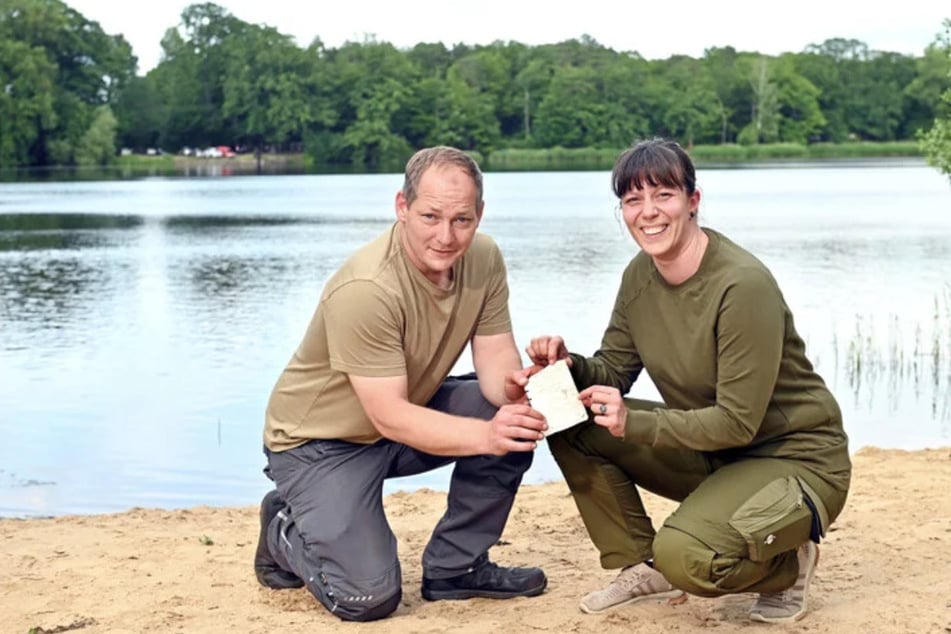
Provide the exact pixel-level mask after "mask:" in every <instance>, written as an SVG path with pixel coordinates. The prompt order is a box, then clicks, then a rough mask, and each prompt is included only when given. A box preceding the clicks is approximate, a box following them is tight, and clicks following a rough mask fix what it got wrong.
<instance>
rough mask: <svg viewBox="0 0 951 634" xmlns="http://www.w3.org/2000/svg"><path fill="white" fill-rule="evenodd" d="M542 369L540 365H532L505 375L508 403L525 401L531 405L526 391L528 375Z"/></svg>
mask: <svg viewBox="0 0 951 634" xmlns="http://www.w3.org/2000/svg"><path fill="white" fill-rule="evenodd" d="M541 369H542V366H540V365H530V366H527V367H524V368H522V369H521V370H513V371H512V372H509V373H508V374H506V375H505V400H506V402H507V403H524V404H525V405H529V404H530V403H529V401H528V395H527V394H526V393H525V386H526V385H528V377H530V376H532V375H533V374H535V373H536V372H538V371H539V370H541Z"/></svg>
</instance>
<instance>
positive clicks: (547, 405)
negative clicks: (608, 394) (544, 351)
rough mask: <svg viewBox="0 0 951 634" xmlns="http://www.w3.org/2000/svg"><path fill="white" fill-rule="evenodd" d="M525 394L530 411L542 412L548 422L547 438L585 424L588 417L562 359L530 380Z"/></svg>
mask: <svg viewBox="0 0 951 634" xmlns="http://www.w3.org/2000/svg"><path fill="white" fill-rule="evenodd" d="M525 393H526V394H528V400H529V401H530V402H531V404H532V409H535V410H537V411H539V412H541V413H542V415H544V417H545V419H546V420H547V421H548V431H547V432H545V435H546V436H550V435H551V434H557V433H558V432H560V431H564V430H565V429H568V428H569V427H572V426H574V425H577V424H578V423H580V422H583V421H586V420H588V413H587V411H586V410H585V408H584V405H583V404H582V403H581V401H580V400H578V389H577V388H576V387H575V382H574V381H573V380H572V378H571V371H570V370H569V369H568V363H567V362H566V361H565V360H564V359H562V360H560V361H556V362H555V363H554V364H552V365H549V366H546V367H545V368H544V369H542V370H540V371H539V372H538V373H537V374H534V375H532V376H531V377H529V379H528V385H527V386H526V387H525Z"/></svg>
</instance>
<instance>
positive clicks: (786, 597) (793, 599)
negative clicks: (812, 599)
mask: <svg viewBox="0 0 951 634" xmlns="http://www.w3.org/2000/svg"><path fill="white" fill-rule="evenodd" d="M796 559H798V560H799V576H798V577H796V583H794V584H793V585H792V587H789V588H786V589H785V590H783V591H782V592H770V593H769V594H761V595H759V598H758V599H757V600H756V603H754V604H753V607H752V608H750V619H751V620H753V621H760V622H761V623H793V622H794V621H798V620H799V619H801V618H802V617H804V616H806V599H807V595H808V594H809V582H810V581H812V575H813V574H814V573H815V571H816V564H818V563H819V546H817V545H816V544H815V542H812V541H808V542H806V543H805V544H803V545H801V546H800V547H799V548H798V549H797V550H796Z"/></svg>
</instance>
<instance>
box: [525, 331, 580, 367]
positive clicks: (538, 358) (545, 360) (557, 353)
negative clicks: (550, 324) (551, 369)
mask: <svg viewBox="0 0 951 634" xmlns="http://www.w3.org/2000/svg"><path fill="white" fill-rule="evenodd" d="M525 353H526V354H527V355H528V358H529V359H531V361H532V363H534V364H535V365H539V366H543V367H544V366H546V365H551V364H553V363H554V362H555V361H558V360H560V359H568V367H571V359H569V358H568V348H567V347H566V346H565V340H564V339H562V338H561V337H559V336H557V335H542V336H541V337H535V338H534V339H532V342H531V343H530V344H528V347H527V348H525Z"/></svg>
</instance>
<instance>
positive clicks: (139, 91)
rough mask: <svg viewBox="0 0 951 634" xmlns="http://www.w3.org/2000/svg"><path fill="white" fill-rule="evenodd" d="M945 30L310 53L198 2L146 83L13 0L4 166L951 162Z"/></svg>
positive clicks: (132, 61)
mask: <svg viewBox="0 0 951 634" xmlns="http://www.w3.org/2000/svg"><path fill="white" fill-rule="evenodd" d="M949 24H951V22H949V21H945V23H944V25H940V24H936V25H935V39H934V41H933V42H932V43H931V44H929V45H928V46H927V47H926V49H925V50H923V51H922V52H921V55H919V56H908V55H903V54H899V53H894V52H889V51H877V50H870V49H869V47H868V46H867V45H866V44H864V43H863V42H861V41H857V40H854V39H847V38H841V39H830V40H827V41H824V42H819V43H815V44H811V45H809V46H807V47H806V48H805V49H804V50H802V51H798V52H788V53H784V54H782V55H777V56H770V55H763V54H759V53H757V52H752V51H737V50H735V49H733V48H731V47H724V48H712V49H708V50H706V51H705V52H704V55H703V57H702V58H699V59H697V58H693V57H688V56H674V57H670V58H668V59H663V60H648V59H644V58H643V57H641V56H640V55H639V54H638V53H637V52H636V51H635V50H630V51H616V50H613V49H611V48H608V47H605V46H603V45H601V44H599V43H598V42H597V41H595V40H594V39H592V38H590V37H588V36H585V35H582V36H580V37H579V38H577V39H572V40H568V41H563V42H558V43H553V44H545V45H536V46H528V45H525V44H521V43H519V42H513V41H508V42H502V41H497V42H493V43H491V44H487V45H466V44H457V45H454V46H452V47H451V48H450V47H447V46H445V45H443V44H441V43H419V44H416V45H415V46H413V47H412V48H408V49H399V48H396V47H394V46H393V45H391V44H389V43H387V42H385V41H377V40H376V39H375V38H372V37H366V39H364V40H363V41H359V42H346V43H344V44H343V45H341V46H340V47H338V48H331V47H327V46H325V45H324V44H323V43H322V42H321V40H320V39H319V38H316V39H314V41H312V42H309V43H307V44H306V46H301V45H299V44H298V43H297V42H296V41H295V40H294V39H293V38H292V37H290V36H288V35H285V34H282V33H281V32H279V31H278V30H276V29H274V28H273V27H270V26H267V25H263V24H251V23H248V22H244V21H242V20H241V19H239V18H238V17H236V16H234V15H232V14H231V13H229V12H228V11H227V10H225V9H224V8H222V7H220V6H218V5H216V4H212V3H202V4H193V5H190V6H188V7H187V8H186V9H185V10H184V11H183V12H182V14H181V19H180V22H179V23H178V24H173V25H169V26H168V29H167V30H166V31H165V35H164V37H163V38H162V41H161V46H162V57H161V61H160V63H159V64H158V65H157V66H156V67H155V68H153V69H150V70H149V71H148V72H147V73H145V74H138V70H137V60H136V58H135V56H134V55H133V52H132V49H131V47H130V46H129V44H128V42H127V41H126V40H125V39H124V38H123V36H122V35H121V34H108V33H105V32H103V30H102V28H101V27H100V26H99V24H98V23H97V22H94V21H91V20H89V19H87V18H86V17H84V16H83V15H81V14H80V13H79V12H77V11H76V10H74V9H72V8H70V6H69V5H68V4H66V3H64V2H61V1H60V0H4V2H3V5H2V9H0V168H9V167H23V166H50V165H94V164H108V163H109V162H111V161H112V160H113V159H114V157H115V156H116V155H117V154H118V153H119V152H120V151H121V149H122V148H127V150H126V151H129V150H131V151H135V152H145V151H147V150H152V151H159V152H166V153H179V152H181V150H182V148H186V147H187V148H198V147H208V146H228V147H230V148H234V149H236V150H237V151H239V152H255V153H261V152H303V153H305V154H306V155H307V156H308V157H309V159H310V160H311V161H312V163H313V164H314V165H325V166H349V167H351V168H355V169H365V170H376V169H382V168H386V167H387V166H392V165H399V164H401V163H402V162H403V161H405V159H406V158H407V157H408V156H409V154H410V153H412V152H413V151H414V150H415V149H417V148H419V147H423V146H427V145H434V144H448V145H454V146H456V147H459V148H462V149H465V150H469V151H472V152H476V153H479V154H480V155H482V156H487V155H490V154H492V153H494V152H495V153H498V152H507V151H516V150H545V149H556V150H559V151H561V150H570V149H576V148H588V149H590V150H591V151H602V152H603V151H608V152H613V151H617V150H620V149H623V148H624V147H627V146H628V145H629V144H630V143H631V142H632V141H633V140H636V139H639V138H645V137H651V136H668V137H672V138H675V139H677V140H679V141H680V142H681V143H682V144H684V145H685V146H688V147H691V148H692V147H694V146H720V145H722V146H730V147H735V146H742V147H753V146H757V145H765V144H795V145H799V146H811V145H817V144H842V143H870V144H873V143H878V144H881V143H889V142H895V141H916V142H918V143H919V144H920V147H921V148H922V153H923V154H925V155H926V156H929V157H930V158H929V160H932V162H935V161H938V162H935V164H936V165H938V166H939V167H941V163H940V160H942V158H943V160H945V161H947V160H948V158H947V156H948V153H951V150H949V149H948V147H949V146H951V125H949V123H948V121H949V120H951V78H949V73H951V41H949V39H951V36H949V32H951V31H949ZM635 44H636V43H632V49H634V48H636V46H635ZM916 147H918V146H916Z"/></svg>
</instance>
